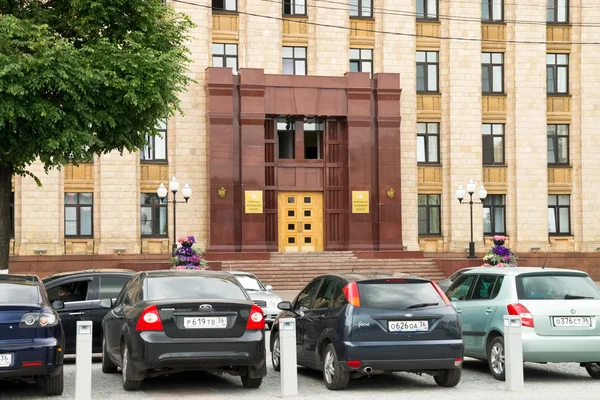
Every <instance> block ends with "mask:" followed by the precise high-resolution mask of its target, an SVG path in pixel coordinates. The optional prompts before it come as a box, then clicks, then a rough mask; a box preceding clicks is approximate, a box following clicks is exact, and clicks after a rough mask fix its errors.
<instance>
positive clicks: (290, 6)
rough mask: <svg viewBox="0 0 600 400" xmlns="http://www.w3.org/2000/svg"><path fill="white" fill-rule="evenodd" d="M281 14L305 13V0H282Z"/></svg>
mask: <svg viewBox="0 0 600 400" xmlns="http://www.w3.org/2000/svg"><path fill="white" fill-rule="evenodd" d="M283 15H301V16H302V15H306V0H283Z"/></svg>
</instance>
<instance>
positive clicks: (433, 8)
mask: <svg viewBox="0 0 600 400" xmlns="http://www.w3.org/2000/svg"><path fill="white" fill-rule="evenodd" d="M417 19H432V20H437V19H438V0H417Z"/></svg>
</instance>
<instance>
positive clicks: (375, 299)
mask: <svg viewBox="0 0 600 400" xmlns="http://www.w3.org/2000/svg"><path fill="white" fill-rule="evenodd" d="M358 293H359V296H360V306H361V307H364V308H378V309H382V310H398V309H402V310H406V309H409V307H411V308H416V306H417V305H418V306H421V307H429V306H435V305H438V304H443V303H444V300H443V299H442V298H441V297H440V295H439V294H438V293H437V291H436V290H435V288H434V287H433V285H432V284H431V283H430V282H422V281H418V282H417V283H385V282H382V283H360V282H359V283H358Z"/></svg>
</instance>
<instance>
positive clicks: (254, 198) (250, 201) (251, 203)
mask: <svg viewBox="0 0 600 400" xmlns="http://www.w3.org/2000/svg"><path fill="white" fill-rule="evenodd" d="M245 200H246V201H245V204H246V214H262V212H263V192H262V190H246V192H245Z"/></svg>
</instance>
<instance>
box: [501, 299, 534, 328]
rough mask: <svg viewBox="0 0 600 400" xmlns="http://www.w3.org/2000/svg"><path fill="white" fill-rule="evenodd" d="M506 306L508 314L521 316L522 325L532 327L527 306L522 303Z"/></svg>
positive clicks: (531, 318)
mask: <svg viewBox="0 0 600 400" xmlns="http://www.w3.org/2000/svg"><path fill="white" fill-rule="evenodd" d="M506 308H507V309H508V315H518V316H520V317H521V325H522V326H526V327H529V328H533V315H531V313H530V312H529V310H528V309H527V307H525V306H524V305H523V304H520V303H514V304H509V305H508V306H506Z"/></svg>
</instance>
